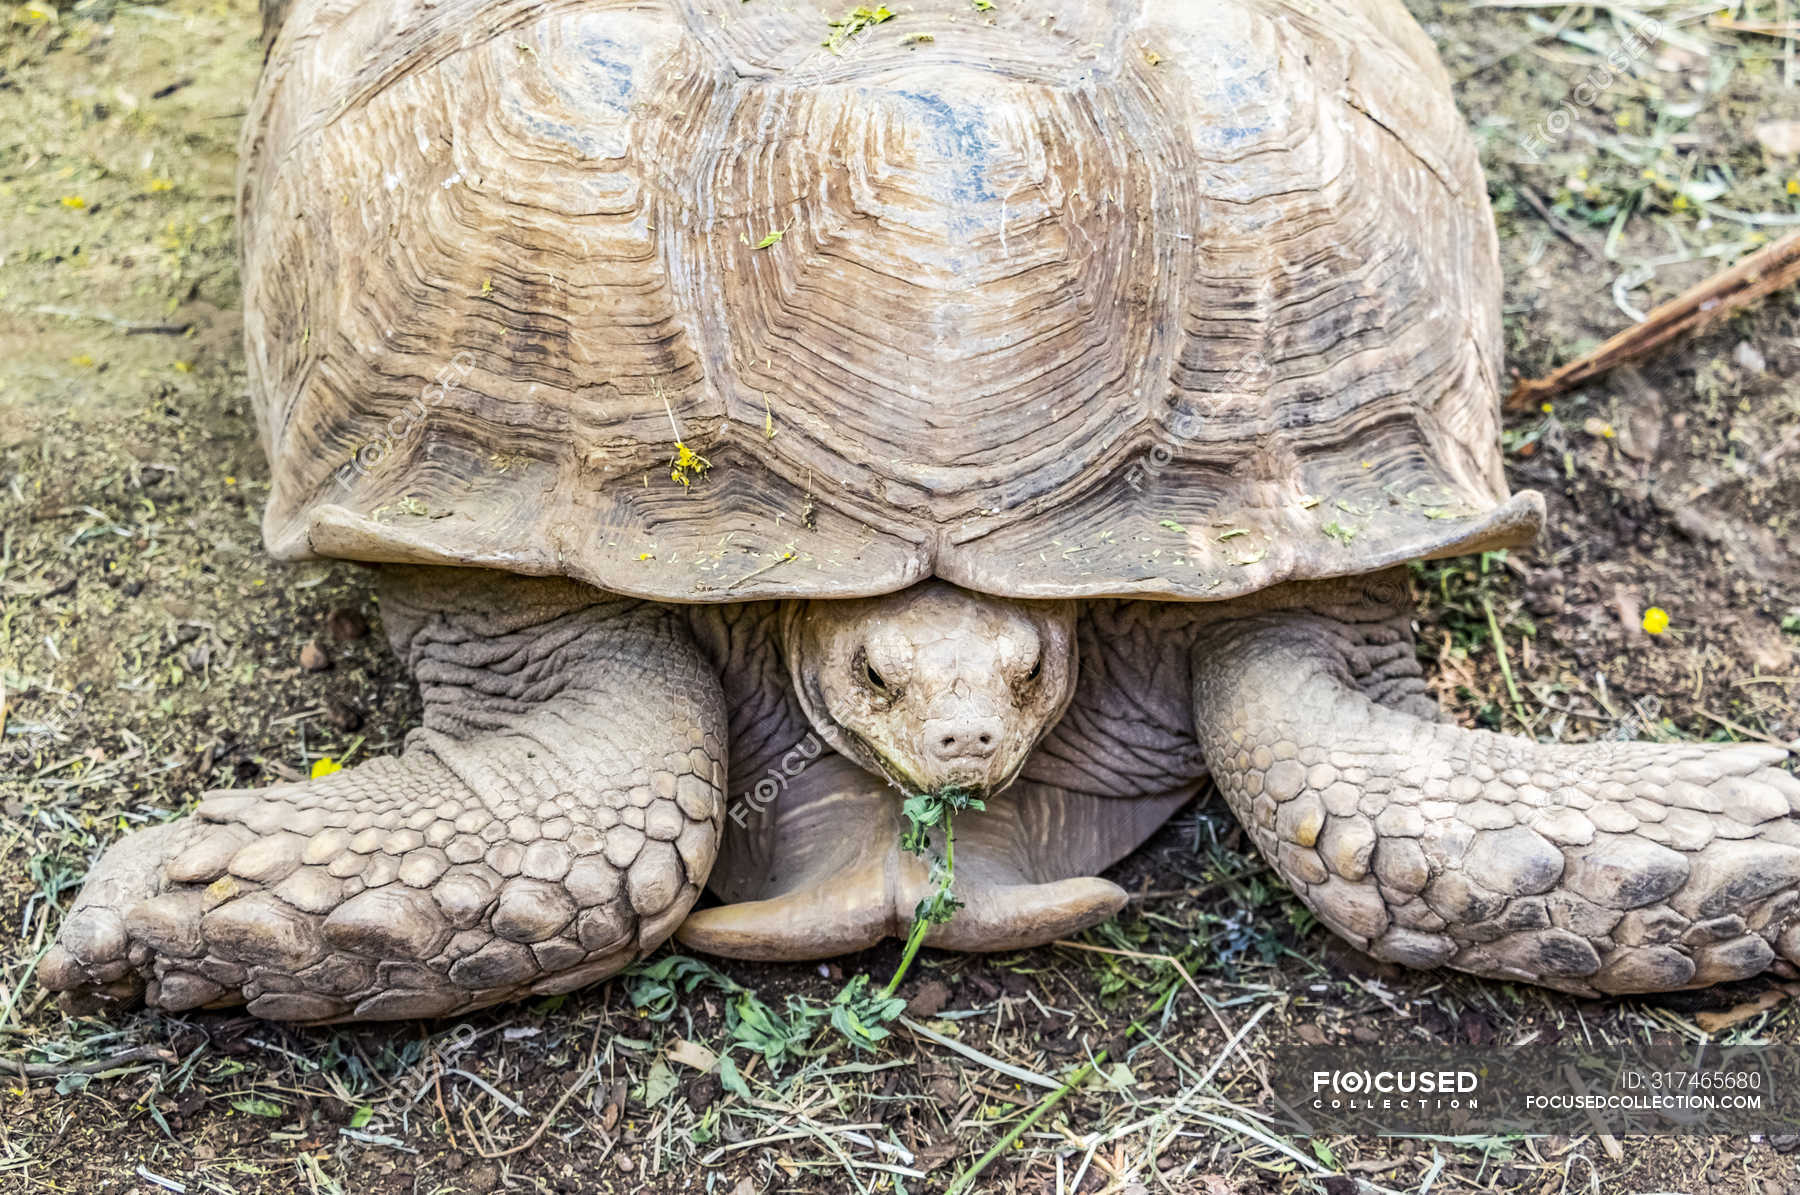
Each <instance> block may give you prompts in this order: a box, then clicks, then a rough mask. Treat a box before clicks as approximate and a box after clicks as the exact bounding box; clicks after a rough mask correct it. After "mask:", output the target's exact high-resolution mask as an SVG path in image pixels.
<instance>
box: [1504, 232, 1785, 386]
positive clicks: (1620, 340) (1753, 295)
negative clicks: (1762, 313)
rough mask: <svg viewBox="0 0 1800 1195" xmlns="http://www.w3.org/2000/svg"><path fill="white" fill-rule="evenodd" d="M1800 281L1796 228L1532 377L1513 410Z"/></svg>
mask: <svg viewBox="0 0 1800 1195" xmlns="http://www.w3.org/2000/svg"><path fill="white" fill-rule="evenodd" d="M1796 281H1800V232H1791V233H1789V234H1788V235H1787V236H1784V237H1782V238H1781V239H1780V240H1779V241H1776V242H1775V243H1774V244H1773V245H1769V246H1767V247H1766V248H1763V249H1759V250H1757V251H1756V252H1755V253H1752V254H1751V255H1750V256H1748V257H1746V258H1744V260H1742V261H1740V262H1738V263H1737V264H1736V265H1735V266H1732V267H1731V268H1730V269H1728V270H1725V271H1723V272H1721V273H1718V274H1715V275H1713V276H1712V277H1711V278H1708V279H1707V280H1706V281H1704V282H1701V283H1700V284H1699V285H1697V286H1693V287H1690V288H1688V289H1687V290H1686V291H1683V292H1682V293H1681V294H1680V295H1677V296H1676V297H1675V298H1673V299H1670V300H1669V301H1668V302H1667V303H1664V304H1662V305H1661V306H1660V307H1657V308H1655V309H1654V310H1653V311H1651V312H1650V314H1649V315H1647V316H1645V317H1644V319H1643V322H1642V323H1638V324H1634V325H1633V326H1631V327H1629V328H1627V329H1625V330H1624V331H1623V332H1620V333H1619V334H1618V335H1617V336H1614V337H1613V338H1612V339H1610V340H1608V341H1607V342H1606V343H1605V344H1603V345H1601V346H1600V347H1599V348H1597V349H1595V350H1593V351H1592V352H1590V353H1586V354H1583V355H1582V356H1580V357H1578V358H1576V359H1575V360H1573V361H1571V362H1569V363H1568V364H1567V365H1564V366H1563V367H1562V368H1560V369H1558V370H1556V371H1555V372H1554V373H1551V374H1549V375H1548V376H1546V377H1542V378H1527V379H1523V380H1521V381H1520V382H1519V384H1518V385H1517V386H1515V387H1514V388H1513V392H1512V393H1511V394H1510V395H1508V396H1507V399H1506V406H1507V409H1508V410H1513V411H1518V410H1524V409H1526V408H1528V407H1530V406H1531V405H1533V404H1534V403H1539V402H1544V401H1546V400H1548V399H1551V398H1554V397H1555V396H1556V395H1558V394H1561V393H1562V392H1563V391H1565V390H1568V389H1570V388H1572V387H1575V386H1579V385H1580V384H1581V383H1583V382H1586V381H1588V380H1590V379H1592V378H1597V377H1599V376H1600V375H1601V374H1603V373H1605V372H1607V371H1608V370H1610V369H1612V368H1614V367H1615V366H1618V365H1621V364H1623V363H1625V362H1626V361H1632V360H1635V359H1637V358H1639V357H1642V356H1645V355H1647V354H1649V353H1651V352H1654V351H1655V350H1657V349H1659V348H1661V347H1662V346H1663V345H1665V344H1668V343H1669V342H1670V341H1673V340H1676V339H1679V338H1680V337H1682V336H1685V335H1687V334H1688V333H1690V332H1694V331H1696V330H1698V329H1699V328H1702V327H1704V326H1705V325H1707V324H1709V323H1711V322H1712V321H1713V320H1716V319H1718V318H1719V317H1720V316H1723V315H1729V314H1730V313H1731V312H1733V311H1736V310H1738V309H1739V308H1742V307H1747V306H1749V305H1750V304H1752V303H1755V302H1757V301H1758V300H1760V299H1763V298H1766V297H1767V296H1769V295H1772V294H1774V293H1775V292H1776V291H1778V290H1781V289H1783V288H1785V287H1787V286H1790V285H1792V284H1793V283H1794V282H1796Z"/></svg>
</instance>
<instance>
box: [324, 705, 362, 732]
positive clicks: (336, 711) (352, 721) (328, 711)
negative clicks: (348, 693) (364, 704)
mask: <svg viewBox="0 0 1800 1195" xmlns="http://www.w3.org/2000/svg"><path fill="white" fill-rule="evenodd" d="M325 720H326V721H327V722H329V723H331V725H332V726H333V727H334V728H335V729H337V730H341V731H343V732H344V733H346V734H351V733H354V732H356V731H358V730H361V729H362V725H363V712H362V708H361V707H360V706H358V705H357V704H356V703H355V702H352V701H345V700H344V699H343V698H342V697H326V698H325Z"/></svg>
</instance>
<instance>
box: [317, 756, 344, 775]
mask: <svg viewBox="0 0 1800 1195" xmlns="http://www.w3.org/2000/svg"><path fill="white" fill-rule="evenodd" d="M343 770H344V765H343V764H341V763H339V762H338V761H337V760H335V759H333V758H331V756H329V755H321V756H320V757H319V758H317V759H315V760H313V766H312V778H313V779H314V780H317V779H318V778H319V777H321V776H330V775H332V774H334V773H336V772H341V771H343Z"/></svg>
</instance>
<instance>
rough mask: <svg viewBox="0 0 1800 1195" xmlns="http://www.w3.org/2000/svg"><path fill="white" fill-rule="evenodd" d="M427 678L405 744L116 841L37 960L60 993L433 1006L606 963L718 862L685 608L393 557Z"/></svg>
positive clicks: (563, 985)
mask: <svg viewBox="0 0 1800 1195" xmlns="http://www.w3.org/2000/svg"><path fill="white" fill-rule="evenodd" d="M381 597H382V612H383V616H384V619H385V621H386V623H387V626H388V630H389V633H390V637H391V638H392V640H393V642H394V644H395V647H396V650H398V651H400V652H401V654H402V655H403V656H404V657H405V658H406V659H407V660H408V662H409V664H410V666H411V669H412V672H413V674H414V676H415V677H416V679H417V680H418V683H419V685H420V687H421V690H422V692H423V694H424V698H425V718H424V726H423V728H422V729H419V730H416V731H414V732H413V733H412V734H411V735H409V736H408V737H407V742H406V748H405V750H404V751H403V752H402V754H400V755H399V756H397V757H392V758H383V759H376V760H371V761H370V762H368V763H365V764H362V765H361V766H359V767H356V768H353V769H350V770H347V771H344V772H340V773H338V774H336V775H332V776H328V777H324V778H321V779H318V780H313V781H311V782H308V783H304V784H284V785H278V786H276V787H273V788H268V789H262V790H258V791H254V792H224V793H215V794H212V795H209V796H208V797H207V798H206V799H205V800H203V801H202V802H201V803H200V806H199V809H198V810H197V811H196V813H195V815H194V816H193V817H190V818H186V819H183V820H181V821H178V822H173V823H170V824H168V825H164V826H158V827H155V828H152V829H149V830H144V831H140V832H138V833H135V834H132V835H130V836H128V837H126V838H125V839H123V840H122V841H120V842H119V843H117V844H115V845H114V846H113V847H112V848H111V849H109V850H108V851H107V852H106V854H105V855H104V856H103V857H102V858H101V860H100V862H99V863H98V864H97V865H96V866H95V868H94V870H93V873H92V874H91V875H90V876H89V878H88V882H87V885H86V887H85V888H84V889H83V890H82V892H81V895H80V896H79V897H78V899H77V900H76V902H75V905H74V907H73V908H72V909H71V910H70V913H69V915H68V917H67V918H66V919H65V921H64V923H63V928H62V932H61V935H60V937H59V939H58V942H57V944H56V945H55V946H54V947H52V949H51V950H50V952H49V954H48V955H46V957H45V959H44V961H43V964H42V966H41V967H40V968H39V977H40V980H41V981H42V982H43V983H44V985H45V986H46V987H49V988H52V989H55V990H58V991H61V992H63V993H64V1001H65V1004H66V1005H70V1006H76V1007H79V1006H83V1005H88V1004H92V1003H94V1002H96V1001H99V1002H105V1001H128V1000H133V999H136V998H137V997H139V996H141V997H142V998H143V999H144V1001H145V1002H146V1003H148V1004H149V1005H151V1006H152V1007H156V1008H163V1009H170V1010H178V1009H187V1008H195V1007H200V1006H208V1007H212V1006H220V1005H230V1004H236V1003H240V1002H242V1003H247V1004H248V1006H249V1011H250V1012H252V1013H254V1014H255V1015H257V1016H263V1017H269V1018H272V1019H276V1020H291V1021H306V1022H318V1021H336V1020H384V1019H394V1018H401V1017H421V1016H441V1015H445V1014H449V1013H455V1012H461V1011H464V1010H467V1009H471V1008H476V1007H479V1006H481V1005H484V1004H492V1003H495V1002H497V1001H501V1000H506V999H510V998H513V997H516V996H523V995H527V994H532V993H548V992H564V991H570V990H572V989H574V988H577V987H580V986H582V985H584V984H588V983H592V982H594V981H595V980H598V979H602V978H604V977H606V976H608V975H611V974H612V973H614V972H615V971H618V970H619V969H620V968H622V967H624V966H626V965H627V964H629V963H630V962H631V961H632V960H633V959H635V958H637V957H639V956H640V955H642V954H643V953H645V952H646V951H648V950H650V949H652V948H653V947H655V946H656V945H657V943H659V942H661V941H662V939H663V938H665V937H667V936H668V935H669V934H670V933H671V932H672V931H673V930H674V929H675V927H676V925H678V924H679V923H680V921H681V919H682V917H683V916H685V915H686V913H687V910H688V907H689V906H690V905H692V904H693V902H694V900H695V899H696V898H697V897H698V896H699V893H700V889H701V886H702V885H703V884H704V883H705V882H706V876H707V872H708V871H709V870H710V868H711V866H712V860H713V855H714V851H715V849H716V846H717V839H718V831H719V819H720V813H721V800H720V790H721V788H722V786H723V784H724V777H725V719H724V707H723V700H722V698H721V695H720V690H719V682H718V679H717V677H716V676H714V675H713V673H712V671H711V669H710V666H709V665H707V664H706V662H705V661H704V660H703V659H702V658H701V655H700V652H699V651H698V650H697V648H696V646H695V644H694V642H693V640H692V636H691V634H690V632H689V630H688V628H687V624H686V622H685V621H684V620H681V619H680V618H679V617H678V616H677V615H676V614H675V613H674V612H672V611H671V610H669V609H668V608H666V607H661V606H657V605H654V604H646V603H642V602H636V601H627V600H621V599H615V598H610V597H608V596H606V595H604V594H601V593H598V592H596V591H594V590H591V589H587V588H585V587H582V586H579V585H575V584H573V583H570V582H565V581H561V580H554V579H552V580H537V579H528V578H521V577H514V576H509V575H505V574H500V573H489V572H477V571H474V570H461V569H390V570H385V571H384V573H383V582H382V595H381Z"/></svg>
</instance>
